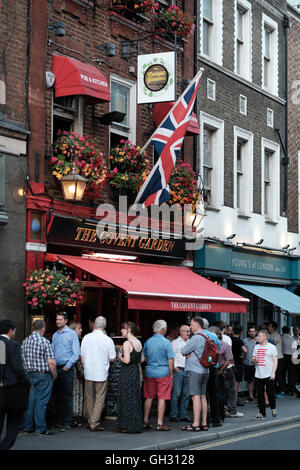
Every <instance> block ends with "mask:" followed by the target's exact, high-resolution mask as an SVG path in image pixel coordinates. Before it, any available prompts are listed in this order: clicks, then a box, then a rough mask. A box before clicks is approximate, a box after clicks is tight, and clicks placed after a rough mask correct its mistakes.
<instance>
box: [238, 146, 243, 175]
mask: <svg viewBox="0 0 300 470" xmlns="http://www.w3.org/2000/svg"><path fill="white" fill-rule="evenodd" d="M242 147H243V144H242V142H238V144H237V165H236V169H237V171H238V172H240V173H241V172H242V171H243V168H242Z"/></svg>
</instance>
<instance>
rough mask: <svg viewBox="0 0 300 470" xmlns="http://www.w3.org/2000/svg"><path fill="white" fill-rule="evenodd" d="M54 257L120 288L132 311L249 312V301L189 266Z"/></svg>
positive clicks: (65, 256) (62, 256) (66, 256)
mask: <svg viewBox="0 0 300 470" xmlns="http://www.w3.org/2000/svg"><path fill="white" fill-rule="evenodd" d="M55 256H57V258H58V259H59V260H61V261H63V262H64V263H65V264H66V265H68V266H70V267H73V268H78V269H80V270H82V271H86V272H88V273H90V274H92V275H93V276H95V277H98V278H99V279H102V280H104V281H106V282H109V283H110V284H113V285H114V286H116V287H119V288H120V289H121V290H122V291H123V292H124V293H125V294H127V296H128V308H129V309H136V310H170V311H172V310H173V311H184V312H188V311H192V312H201V311H203V312H231V313H246V309H247V303H248V302H249V300H248V299H245V298H244V297H241V296H240V295H237V294H235V293H234V292H231V291H229V290H227V289H225V288H224V287H221V286H219V285H216V284H214V283H213V282H211V281H209V280H208V279H205V278H204V277H201V276H199V275H198V274H196V273H194V272H193V271H192V270H191V269H189V268H186V267H181V266H166V265H158V264H146V263H129V262H116V261H99V260H94V259H90V258H82V257H79V256H68V255H55Z"/></svg>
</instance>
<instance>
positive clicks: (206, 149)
mask: <svg viewBox="0 0 300 470" xmlns="http://www.w3.org/2000/svg"><path fill="white" fill-rule="evenodd" d="M213 133H214V131H213V130H212V129H208V128H204V132H203V186H204V200H205V202H208V203H209V202H210V201H211V176H212V170H213V165H212V139H213Z"/></svg>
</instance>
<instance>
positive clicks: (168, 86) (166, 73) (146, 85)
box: [138, 52, 176, 104]
mask: <svg viewBox="0 0 300 470" xmlns="http://www.w3.org/2000/svg"><path fill="white" fill-rule="evenodd" d="M175 99H176V96H175V53H174V52H161V53H157V54H145V55H140V56H138V104H144V103H158V102H163V101H174V100H175Z"/></svg>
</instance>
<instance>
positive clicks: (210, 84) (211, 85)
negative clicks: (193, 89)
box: [207, 78, 216, 101]
mask: <svg viewBox="0 0 300 470" xmlns="http://www.w3.org/2000/svg"><path fill="white" fill-rule="evenodd" d="M207 98H208V99H209V100H213V101H216V82H215V81H214V80H211V79H210V78H208V79H207Z"/></svg>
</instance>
